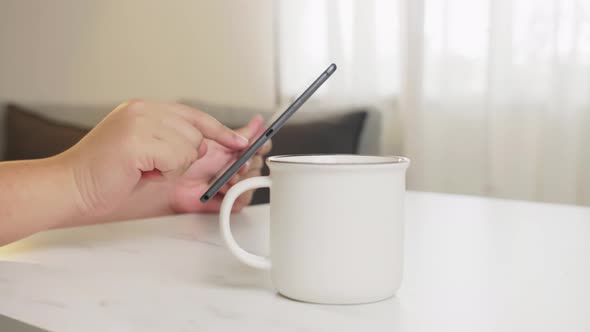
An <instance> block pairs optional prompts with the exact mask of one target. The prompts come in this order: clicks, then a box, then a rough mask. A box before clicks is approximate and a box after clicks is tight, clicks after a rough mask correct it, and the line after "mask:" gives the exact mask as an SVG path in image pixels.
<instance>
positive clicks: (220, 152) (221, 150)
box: [170, 115, 272, 213]
mask: <svg viewBox="0 0 590 332" xmlns="http://www.w3.org/2000/svg"><path fill="white" fill-rule="evenodd" d="M263 121H264V120H263V118H262V117H261V116H260V115H258V116H256V117H254V118H252V119H251V120H250V122H249V123H248V124H247V125H246V126H245V127H243V128H240V129H238V130H236V132H238V133H239V134H240V135H242V136H244V137H246V138H247V139H248V140H249V141H250V143H253V142H254V140H255V139H257V138H258V137H259V136H260V135H261V134H262V133H263V132H264V130H265V128H264V127H263ZM204 143H205V144H207V154H206V155H205V156H204V157H202V158H200V159H199V160H197V161H195V162H194V163H193V164H192V165H191V167H189V169H188V170H187V171H186V173H185V174H184V175H183V176H182V177H181V178H179V179H178V181H177V182H176V184H175V186H174V188H173V196H172V197H171V202H170V206H171V208H172V210H173V211H175V212H178V213H187V212H218V211H219V208H220V206H221V202H222V201H223V196H224V194H225V193H226V192H227V191H228V190H229V188H231V186H233V185H234V184H236V183H237V182H238V181H240V180H242V179H246V178H250V177H254V176H260V175H261V174H260V171H261V170H262V167H263V166H264V155H266V154H267V153H268V152H270V149H271V146H272V145H271V142H270V141H268V142H267V143H266V144H265V145H264V146H263V147H262V148H260V150H258V151H257V152H256V155H255V156H254V157H252V158H251V159H250V160H249V161H248V163H246V165H245V166H243V167H242V168H241V169H240V171H239V172H238V174H237V175H235V176H234V177H232V179H231V180H230V181H229V183H228V184H227V185H225V186H224V187H223V188H222V189H221V190H220V192H219V193H218V194H217V195H215V197H213V198H211V199H210V200H209V201H208V202H207V203H206V204H202V203H201V202H200V201H199V198H200V197H201V196H202V195H203V194H204V193H205V191H206V190H207V189H208V188H209V185H210V183H209V181H210V180H211V179H212V178H214V177H215V176H216V175H217V173H218V172H219V170H221V169H222V168H223V167H225V166H226V165H228V164H231V163H233V162H235V161H236V160H237V158H238V157H239V156H240V153H241V152H242V151H236V150H233V149H230V148H227V147H225V146H223V145H221V144H219V143H217V142H215V141H212V140H208V139H205V140H204ZM252 195H253V191H249V192H247V193H244V194H242V195H241V196H240V197H239V198H238V199H237V200H236V204H234V207H233V210H234V211H240V210H241V209H243V208H244V207H245V206H247V205H248V204H250V202H251V200H252Z"/></svg>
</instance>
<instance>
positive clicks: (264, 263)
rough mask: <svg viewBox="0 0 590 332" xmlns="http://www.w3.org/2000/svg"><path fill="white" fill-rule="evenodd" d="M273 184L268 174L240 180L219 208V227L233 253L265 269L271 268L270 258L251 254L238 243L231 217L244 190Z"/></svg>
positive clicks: (244, 261) (242, 259) (249, 263)
mask: <svg viewBox="0 0 590 332" xmlns="http://www.w3.org/2000/svg"><path fill="white" fill-rule="evenodd" d="M271 184H272V181H271V179H270V177H268V176H258V177H254V178H249V179H246V180H243V181H240V182H238V183H237V184H236V185H234V186H233V187H232V188H231V189H230V190H229V191H228V192H227V193H226V194H225V198H224V199H223V202H222V203H221V208H220V210H219V227H220V230H221V235H222V237H223V240H224V241H225V244H226V245H227V247H228V248H229V250H230V251H231V253H232V254H234V256H236V257H237V258H238V259H239V260H240V261H242V262H243V263H245V264H246V265H250V266H252V267H255V268H258V269H263V270H268V269H270V266H271V263H270V260H269V259H268V258H266V257H263V256H258V255H254V254H251V253H249V252H247V251H246V250H244V249H242V247H240V246H239V245H238V243H237V242H236V240H235V239H234V237H233V235H232V233H231V228H230V223H229V217H230V215H231V209H232V206H233V205H234V202H235V201H236V199H237V198H238V196H240V195H241V194H242V193H243V192H245V191H248V190H251V189H256V188H263V187H269V188H270V186H271Z"/></svg>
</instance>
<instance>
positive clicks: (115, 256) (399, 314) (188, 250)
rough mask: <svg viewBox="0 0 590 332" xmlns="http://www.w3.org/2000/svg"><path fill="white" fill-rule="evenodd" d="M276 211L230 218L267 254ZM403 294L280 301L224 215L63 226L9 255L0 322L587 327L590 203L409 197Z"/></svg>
mask: <svg viewBox="0 0 590 332" xmlns="http://www.w3.org/2000/svg"><path fill="white" fill-rule="evenodd" d="M267 224H268V207H267V206H257V207H251V208H248V209H247V210H246V211H245V212H244V213H242V214H241V215H239V216H236V217H235V218H234V226H233V227H234V231H235V233H236V237H237V238H238V240H239V241H240V242H241V243H242V244H243V245H244V246H245V247H246V248H249V249H250V250H252V251H253V252H257V253H264V252H266V251H267V250H268V246H267V241H266V240H267V237H268V231H267V229H268V227H267ZM405 269H406V273H405V277H404V278H405V279H404V282H403V286H402V289H401V290H400V292H399V294H398V296H397V297H395V298H393V299H390V300H387V301H384V302H380V303H375V304H368V305H352V306H327V305H313V304H304V303H299V302H294V301H291V300H288V299H285V298H282V297H280V296H278V295H276V294H275V292H274V291H273V290H272V288H271V284H270V280H269V277H268V275H267V273H266V272H263V271H258V270H253V269H250V268H248V267H246V266H243V265H241V264H240V263H239V262H238V261H236V260H235V259H234V258H233V257H232V256H231V255H230V253H229V252H228V251H227V250H226V249H225V248H224V247H223V246H222V245H221V240H220V237H219V234H218V228H217V220H216V216H213V215H204V216H203V215H183V216H175V217H165V218H157V219H151V220H141V221H133V222H126V223H118V224H110V225H99V226H92V227H81V228H75V229H67V230H56V231H51V232H46V233H43V234H39V235H36V236H34V237H31V238H29V239H26V240H23V241H20V242H17V243H15V244H12V245H10V246H7V247H4V248H0V314H3V315H6V316H9V317H13V318H16V319H19V320H22V321H24V322H27V323H31V324H34V325H37V326H40V327H42V328H45V329H49V330H55V331H536V332H538V331H570V332H571V331H590V209H589V208H581V207H573V206H563V205H549V204H536V203H527V202H513V201H502V200H492V199H484V198H474V197H464V196H453V195H443V194H430V193H409V194H408V198H407V224H406V267H405Z"/></svg>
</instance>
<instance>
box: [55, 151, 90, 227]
mask: <svg viewBox="0 0 590 332" xmlns="http://www.w3.org/2000/svg"><path fill="white" fill-rule="evenodd" d="M45 161H46V163H47V165H48V167H49V168H52V169H54V173H55V174H57V177H58V179H59V181H60V183H61V184H62V192H63V195H64V196H65V197H66V198H67V200H68V201H69V202H70V204H69V206H68V209H67V218H65V220H62V222H61V223H60V224H59V225H56V227H62V226H69V225H74V224H79V223H84V222H85V220H86V219H87V218H89V217H90V216H91V215H92V214H93V213H94V211H93V208H92V207H91V206H90V205H89V204H88V202H87V199H86V198H85V197H84V188H83V187H84V186H85V184H87V182H88V181H84V180H82V179H83V177H84V173H85V172H84V171H83V167H82V165H81V162H80V159H79V158H78V157H77V156H76V154H75V152H74V151H71V150H68V151H66V152H64V153H61V154H59V155H56V156H53V157H50V158H48V159H45Z"/></svg>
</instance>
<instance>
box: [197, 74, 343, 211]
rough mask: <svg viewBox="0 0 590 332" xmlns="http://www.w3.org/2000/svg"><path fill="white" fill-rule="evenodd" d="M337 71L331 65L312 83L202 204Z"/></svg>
mask: <svg viewBox="0 0 590 332" xmlns="http://www.w3.org/2000/svg"><path fill="white" fill-rule="evenodd" d="M335 71H336V65H335V64H331V65H330V66H329V67H328V68H327V69H326V70H325V71H324V72H323V73H322V74H321V75H320V76H319V77H318V78H317V79H316V80H315V81H314V82H313V83H311V85H310V86H309V87H308V88H307V89H306V90H305V91H304V92H303V93H302V94H301V95H300V96H299V97H297V99H295V101H294V102H293V104H291V105H290V106H289V108H287V110H286V111H285V112H283V114H281V115H280V116H279V117H278V118H277V119H276V120H274V122H273V123H272V124H271V125H270V126H268V128H267V129H266V130H265V131H264V132H263V133H262V135H260V137H258V138H257V139H256V141H255V142H254V143H253V144H252V145H250V147H249V148H248V149H247V150H245V151H244V153H242V155H241V156H240V157H239V158H238V160H236V161H235V162H234V163H233V164H232V165H231V166H230V167H229V168H227V170H226V171H225V172H220V175H219V176H218V177H217V178H216V179H215V180H214V181H213V183H212V184H211V187H209V189H207V191H206V192H205V193H204V194H203V196H201V202H202V203H205V202H207V201H208V200H209V199H211V197H213V196H215V194H217V192H218V191H219V189H221V187H223V186H224V185H225V184H226V183H227V181H229V179H231V178H232V176H234V175H235V174H236V173H237V172H238V170H239V169H240V168H241V167H242V166H243V165H244V164H245V163H246V162H247V161H248V160H249V159H250V158H252V156H253V155H254V154H256V151H258V150H259V149H260V148H261V147H262V146H263V145H264V143H266V141H268V140H269V139H270V138H271V137H273V136H274V135H275V134H276V133H277V131H279V129H281V127H283V125H284V124H285V122H287V120H288V119H289V118H290V117H291V115H293V114H294V113H295V112H296V111H297V110H298V109H299V108H300V107H301V105H303V104H304V103H305V102H306V101H307V99H309V97H311V96H312V95H313V94H314V92H316V90H317V89H318V88H319V87H320V86H322V84H324V82H326V80H327V79H328V78H329V77H330V76H331V75H332V74H333V73H334V72H335ZM224 169H225V168H224Z"/></svg>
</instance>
